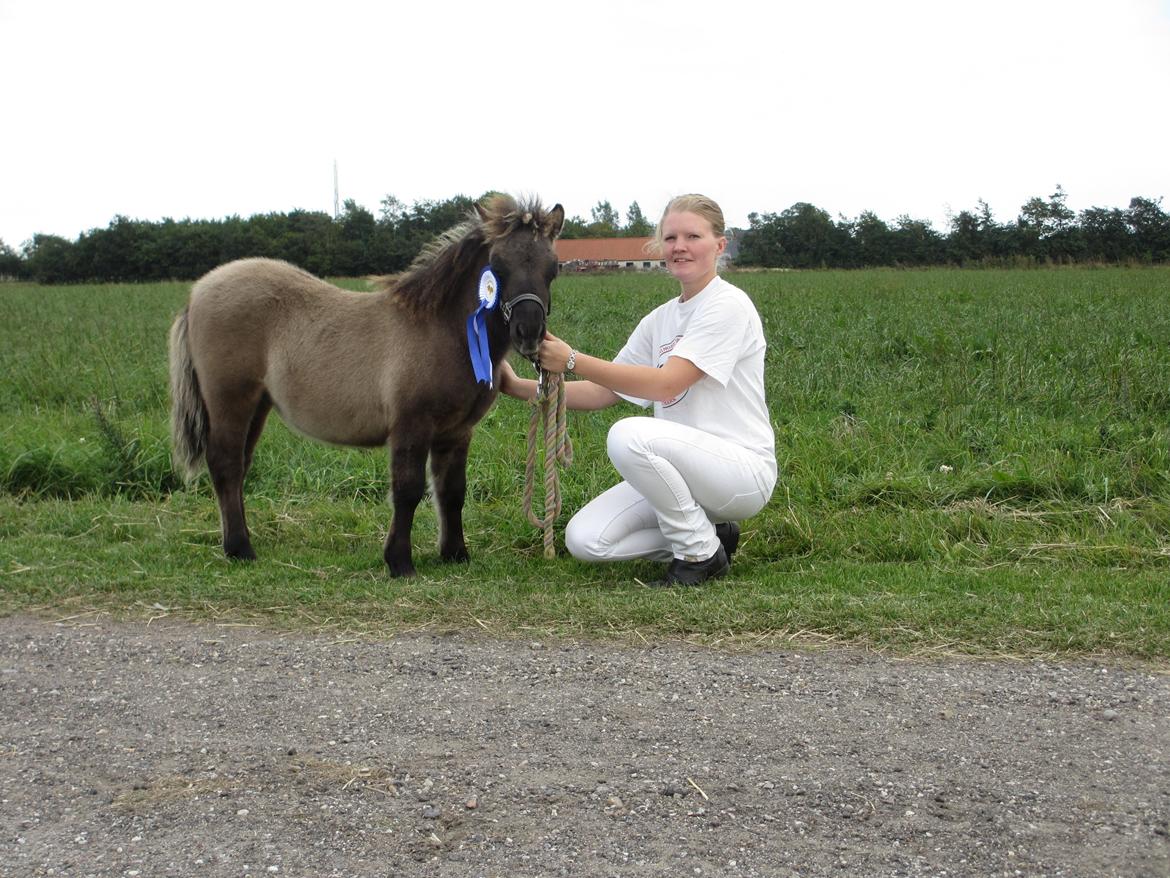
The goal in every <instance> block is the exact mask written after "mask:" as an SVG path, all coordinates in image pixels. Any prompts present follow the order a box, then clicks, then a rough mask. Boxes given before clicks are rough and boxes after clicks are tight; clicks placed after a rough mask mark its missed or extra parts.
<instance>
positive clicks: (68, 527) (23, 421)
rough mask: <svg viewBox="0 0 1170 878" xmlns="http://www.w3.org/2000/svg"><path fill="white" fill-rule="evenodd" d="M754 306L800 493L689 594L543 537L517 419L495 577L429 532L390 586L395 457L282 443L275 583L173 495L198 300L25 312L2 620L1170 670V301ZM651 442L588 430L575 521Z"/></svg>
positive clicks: (1073, 274) (91, 296) (507, 432)
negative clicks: (238, 623)
mask: <svg viewBox="0 0 1170 878" xmlns="http://www.w3.org/2000/svg"><path fill="white" fill-rule="evenodd" d="M729 278H730V279H731V280H732V281H733V282H734V283H737V284H738V285H740V286H741V287H743V288H744V289H745V290H747V291H748V293H749V294H750V295H751V296H752V298H753V299H754V300H755V302H756V303H757V306H758V307H759V310H760V313H761V316H762V317H763V319H764V323H765V328H766V332H767V335H768V338H769V345H770V347H769V354H768V376H767V378H768V399H769V405H770V407H771V410H772V413H773V420H774V424H775V427H776V434H777V454H778V458H779V463H780V472H781V478H780V483H779V486H778V488H777V491H776V494H775V495H774V497H773V500H772V503H771V505H770V506H769V507H768V509H767V510H765V512H763V513H761V514H760V515H759V516H757V517H756V518H754V519H752V520H750V521H749V522H747V523H746V524H745V533H744V543H743V544H742V548H741V552H740V554H739V555H737V556H736V564H735V567H734V569H733V575H732V576H731V577H730V578H729V579H727V580H725V581H721V582H719V583H717V584H714V585H712V586H711V587H709V588H705V589H702V590H693V591H685V592H660V591H658V590H650V589H645V588H643V587H642V586H641V585H640V584H639V582H638V580H645V579H646V578H647V577H651V576H653V575H654V574H655V572H656V567H655V566H654V565H649V564H624V565H615V566H608V567H598V566H587V565H583V564H580V563H578V562H576V561H574V560H573V559H571V558H569V557H567V556H565V555H564V553H563V552H562V553H561V555H560V556H559V557H558V558H557V559H555V560H554V561H546V560H545V559H544V558H543V555H542V552H541V535H540V533H539V532H538V531H537V530H535V529H534V528H532V527H531V526H530V525H529V524H528V523H527V521H526V520H525V518H524V515H523V513H522V511H521V508H520V497H521V492H522V488H523V475H524V472H523V470H524V467H523V460H524V437H525V431H526V427H527V419H528V416H529V409H528V407H527V406H525V405H522V404H519V403H517V402H515V401H514V400H507V399H505V400H502V401H501V402H499V403H498V404H497V405H496V407H495V408H494V409H493V410H492V411H491V412H490V413H489V415H488V417H487V418H486V419H485V420H484V421H483V423H482V424H481V425H480V427H479V429H478V431H477V433H476V439H475V441H474V443H473V445H472V457H471V464H470V473H469V482H470V493H469V501H468V508H467V510H466V522H467V530H468V542H469V546H470V548H471V551H472V553H473V561H472V563H471V564H470V565H464V566H455V567H451V566H448V565H443V564H440V563H438V561H437V557H436V550H435V547H434V539H435V527H434V516H433V512H432V511H431V509H430V507H429V505H428V506H426V507H425V508H423V509H421V510H420V516H419V520H418V523H417V525H416V528H415V559H416V563H417V564H418V567H419V571H420V574H421V575H420V576H419V577H418V578H417V579H415V580H412V581H391V580H389V579H388V577H387V576H386V572H385V568H384V566H383V564H382V560H381V541H382V539H383V537H384V534H385V530H386V528H387V526H388V523H389V507H388V506H387V504H386V499H385V498H386V490H387V471H386V462H387V461H386V455H385V453H382V452H365V451H357V450H348V449H337V448H329V447H325V446H321V445H318V444H315V443H312V442H309V441H307V440H303V439H301V438H298V437H295V436H293V435H291V434H290V433H289V432H288V431H287V430H286V429H285V428H284V427H283V425H282V424H280V423H279V421H278V420H276V419H273V420H272V421H271V422H270V426H269V429H268V431H267V432H266V433H265V436H264V438H263V439H262V440H261V443H260V446H259V449H258V453H257V459H256V463H255V466H254V469H253V472H252V474H251V475H250V477H249V481H248V485H247V497H248V506H249V519H250V524H251V526H252V530H253V540H254V543H255V546H256V549H257V551H258V552H259V553H260V556H261V558H260V560H259V561H257V562H256V563H253V564H231V563H228V562H227V561H225V560H224V559H223V558H222V557H221V555H220V552H219V526H218V518H217V513H216V507H215V502H214V499H213V496H212V493H211V490H210V487H209V485H208V483H207V480H206V479H205V478H204V479H203V480H201V481H200V482H198V483H196V484H194V485H192V486H191V487H189V488H184V487H182V486H181V485H180V484H179V483H178V481H177V480H176V479H175V477H174V476H173V474H172V473H171V470H170V461H169V448H168V444H167V420H166V419H167V405H168V400H167V378H166V335H167V329H168V327H169V325H170V322H171V319H172V318H173V316H174V314H175V313H176V312H177V311H178V310H179V308H180V307H181V306H182V303H183V301H184V299H185V296H186V291H187V285H185V284H155V285H142V286H90V287H39V286H35V285H25V284H5V285H0V589H2V594H0V601H2V602H0V609H3V610H5V611H9V612H11V611H14V610H16V609H20V608H32V607H47V608H51V609H52V611H53V612H56V613H60V614H61V615H63V616H64V615H70V614H74V613H79V612H85V611H87V610H91V609H93V608H95V607H102V608H116V609H124V610H132V611H141V612H148V613H149V612H175V611H183V612H191V613H199V614H211V615H215V616H227V617H230V618H233V619H243V618H246V619H259V620H263V621H267V622H272V623H275V624H300V623H302V622H304V623H307V624H313V625H336V626H339V627H343V628H346V629H350V628H363V629H371V630H394V629H400V628H402V627H408V626H409V627H417V626H436V627H449V626H454V627H472V628H477V629H483V628H486V629H488V630H491V631H498V632H510V633H515V632H520V633H525V632H529V631H534V632H539V633H541V634H545V633H567V634H574V635H586V636H588V635H594V634H610V633H614V632H616V633H618V634H622V635H628V636H634V637H637V636H644V637H647V638H653V637H691V636H696V637H699V638H701V639H703V640H705V641H720V640H723V639H730V640H736V641H744V640H746V641H752V640H764V639H769V640H770V639H774V638H783V637H792V636H797V637H801V638H813V639H820V640H829V641H837V642H855V643H862V644H866V645H872V646H879V647H889V648H894V649H897V650H900V651H935V650H939V651H961V652H975V653H981V654H1001V653H1003V654H1012V655H1026V654H1036V653H1062V652H1077V653H1082V652H1093V653H1112V654H1120V655H1126V656H1134V657H1145V658H1158V659H1164V658H1165V657H1167V656H1170V269H1167V268H1147V269H1123V268H1101V269H1088V268H1086V269H1050V270H1031V271H1028V270H1025V271H990V270H989V271H960V270H932V271H865V272H762V273H743V274H737V275H731V276H729ZM346 285H347V286H351V287H353V288H361V286H362V282H360V281H357V282H347V283H346ZM673 292H674V286H673V281H671V279H670V278H669V277H666V276H663V275H654V276H650V275H646V276H642V275H608V276H605V275H596V276H575V277H564V278H562V279H560V280H558V281H557V283H556V286H555V288H554V295H555V297H556V307H555V309H554V314H553V317H554V319H553V324H552V327H551V328H552V329H553V331H554V332H556V333H557V334H558V335H560V336H562V337H564V338H566V339H567V340H569V341H571V342H572V343H573V344H574V346H576V347H578V348H579V349H582V350H584V351H586V352H589V353H594V354H598V355H602V356H612V355H613V354H614V353H616V351H617V349H618V348H619V347H620V346H621V344H622V342H623V341H624V339H625V336H626V334H628V332H629V331H630V329H631V328H632V327H633V324H634V322H635V321H636V319H637V317H639V316H640V315H641V314H642V313H644V312H646V311H647V310H649V308H650V307H651V306H652V305H654V304H656V303H658V302H660V301H662V300H663V299H665V298H667V297H669V296H670V295H672V294H673ZM517 368H518V370H525V369H527V368H528V367H527V364H518V366H517ZM634 411H635V410H633V409H632V408H628V407H627V408H614V409H609V410H607V411H604V412H598V413H590V414H584V413H580V414H571V415H570V432H571V434H572V436H573V441H574V444H575V446H576V462H575V463H574V465H573V466H572V467H571V468H569V469H568V470H566V471H565V472H564V473H563V475H562V482H563V488H564V495H565V505H566V509H567V510H569V511H571V510H573V509H576V508H578V507H579V506H580V505H581V504H582V503H584V502H585V501H586V500H587V499H589V498H590V497H591V496H593V495H594V494H596V493H597V492H599V491H601V490H602V489H604V488H605V487H608V485H610V484H611V483H612V482H613V480H614V479H615V474H614V473H613V471H612V468H611V467H610V465H609V462H608V460H607V459H606V457H605V451H604V439H605V432H606V429H607V428H608V426H609V424H610V423H612V422H613V421H614V420H616V419H617V418H619V417H622V416H624V415H628V414H632V413H634ZM565 520H567V513H566V514H565V515H563V516H562V518H561V521H560V522H559V526H560V527H563V524H564V521H565ZM156 605H157V606H158V607H163V608H166V609H163V610H158V609H154V610H152V609H151V608H153V607H156Z"/></svg>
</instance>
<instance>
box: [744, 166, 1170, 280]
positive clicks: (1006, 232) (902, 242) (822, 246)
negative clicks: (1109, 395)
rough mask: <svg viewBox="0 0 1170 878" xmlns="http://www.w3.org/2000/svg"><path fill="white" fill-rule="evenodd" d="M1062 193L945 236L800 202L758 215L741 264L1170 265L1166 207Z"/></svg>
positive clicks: (955, 227) (908, 223) (974, 214)
mask: <svg viewBox="0 0 1170 878" xmlns="http://www.w3.org/2000/svg"><path fill="white" fill-rule="evenodd" d="M1067 202H1068V194H1067V193H1066V192H1065V191H1064V189H1063V188H1061V187H1060V186H1057V187H1056V191H1055V192H1054V193H1053V194H1052V195H1050V196H1049V197H1048V198H1040V197H1036V198H1031V199H1029V200H1028V201H1027V202H1026V203H1025V204H1024V205H1023V206H1022V207H1021V208H1020V214H1019V216H1018V217H1017V218H1016V220H1015V221H1014V222H1006V223H999V222H997V221H996V220H995V218H994V217H993V216H992V213H991V208H990V207H988V205H987V203H986V202H984V201H980V202H979V203H978V207H977V208H976V209H974V210H964V211H960V212H959V213H958V214H956V215H953V216H951V217H950V219H949V223H948V226H949V228H948V229H947V230H946V231H945V232H939V231H937V230H935V229H934V228H933V226H932V225H931V223H930V222H928V221H925V220H918V219H913V218H912V217H909V216H901V217H898V219H897V220H895V221H894V223H893V224H890V223H887V222H885V221H884V220H882V219H881V218H880V217H878V216H876V215H875V214H873V213H872V212H869V211H866V212H864V213H862V214H861V215H860V216H859V217H857V218H856V219H852V220H851V219H846V218H844V217H842V218H840V219H838V220H834V219H833V218H832V217H830V216H829V214H828V213H827V212H826V211H824V210H821V209H820V208H818V207H815V206H814V205H812V204H808V203H805V202H800V203H797V204H794V205H792V207H790V208H788V209H787V210H785V211H783V212H781V213H765V214H758V213H752V214H749V215H748V222H749V228H748V229H747V230H746V231H745V232H744V233H743V235H742V237H741V238H740V240H739V248H738V253H737V255H736V258H735V262H736V264H737V265H743V266H767V267H774V268H780V267H782V268H871V267H881V266H925V265H989V266H991V265H994V266H1002V265H1038V264H1050V263H1055V264H1065V263H1070V264H1071V263H1130V262H1138V263H1154V262H1167V261H1170V215H1168V214H1167V213H1166V211H1164V210H1163V209H1162V206H1161V199H1160V198H1159V199H1157V200H1154V199H1150V198H1142V197H1136V198H1133V199H1131V200H1130V202H1129V207H1128V208H1126V209H1125V210H1122V209H1120V208H1106V207H1090V208H1088V209H1086V210H1082V211H1081V212H1080V213H1079V214H1078V213H1076V212H1074V211H1073V210H1072V209H1071V208H1070V207H1068V203H1067Z"/></svg>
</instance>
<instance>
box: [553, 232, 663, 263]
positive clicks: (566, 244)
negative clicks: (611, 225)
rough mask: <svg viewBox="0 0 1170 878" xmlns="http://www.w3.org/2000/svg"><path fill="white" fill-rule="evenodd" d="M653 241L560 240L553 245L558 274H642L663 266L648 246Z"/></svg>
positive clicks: (644, 239)
mask: <svg viewBox="0 0 1170 878" xmlns="http://www.w3.org/2000/svg"><path fill="white" fill-rule="evenodd" d="M653 241H654V239H653V238H560V239H558V240H557V242H556V248H557V261H558V262H559V263H560V268H561V271H600V270H605V269H615V268H632V269H637V270H639V271H645V270H647V269H653V268H665V267H666V263H665V262H664V261H663V260H662V259H661V258H660V257H659V256H658V255H657V254H656V253H654V252H653V251H652V250H651V249H649V248H648V246H647V245H652V244H653Z"/></svg>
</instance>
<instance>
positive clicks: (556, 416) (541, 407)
mask: <svg viewBox="0 0 1170 878" xmlns="http://www.w3.org/2000/svg"><path fill="white" fill-rule="evenodd" d="M537 371H538V373H539V377H538V378H537V385H536V398H535V399H534V400H533V402H532V416H531V418H529V421H528V459H527V461H526V462H525V465H524V511H525V513H526V514H527V515H528V520H529V521H531V522H532V524H533V525H534V526H535V527H538V528H542V529H543V530H544V557H546V558H555V557H556V548H555V546H554V545H553V522H555V521H556V519H557V516H558V515H560V514H561V482H560V478H559V476H558V475H557V464H558V463H560V464H562V465H563V466H568V465H569V464H571V463H572V462H573V443H572V442H571V441H570V440H569V430H568V418H567V414H566V412H567V411H568V407H567V405H566V403H565V381H564V376H563V375H561V374H560V373H559V372H545V371H544V370H543V369H539V368H538V370H537ZM542 425H543V427H544V430H543V440H544V441H543V443H542V448H541V454H542V456H543V457H544V515H543V516H539V515H537V514H536V509H535V504H534V501H533V494H534V493H535V490H536V451H537V448H536V446H537V439H538V438H539V434H540V433H541V429H540V428H541V426H542Z"/></svg>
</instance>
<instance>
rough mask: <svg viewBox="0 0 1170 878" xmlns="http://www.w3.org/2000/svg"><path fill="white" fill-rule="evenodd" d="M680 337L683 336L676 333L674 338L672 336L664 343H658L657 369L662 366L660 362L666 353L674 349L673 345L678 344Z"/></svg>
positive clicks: (663, 360)
mask: <svg viewBox="0 0 1170 878" xmlns="http://www.w3.org/2000/svg"><path fill="white" fill-rule="evenodd" d="M682 338H683V337H682V336H681V335H676V336H675V337H674V338H672V339H671V340H670V341H668V342H667V343H666V344H664V345H659V347H658V359H659V364H658V368H659V369H661V368H662V363H663V362H665V358H666V355H667V354H669V353H670V352H671V351H673V350H674V349H675V347H676V346H677V345H678V343H679V342H680V341H682Z"/></svg>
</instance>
